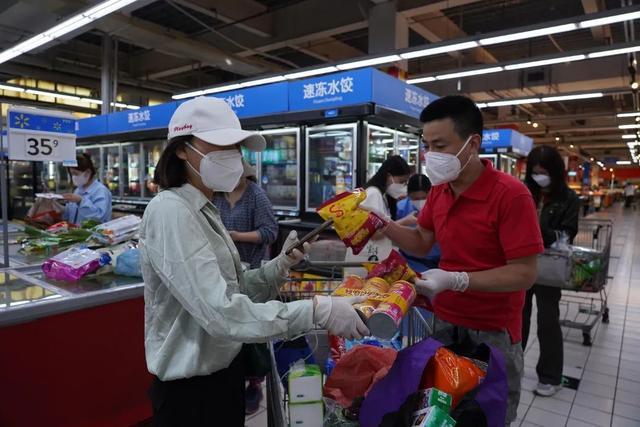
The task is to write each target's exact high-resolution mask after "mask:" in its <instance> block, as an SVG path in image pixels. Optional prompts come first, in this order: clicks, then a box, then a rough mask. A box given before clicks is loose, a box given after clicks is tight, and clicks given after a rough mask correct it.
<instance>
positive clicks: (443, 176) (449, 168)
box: [425, 135, 472, 185]
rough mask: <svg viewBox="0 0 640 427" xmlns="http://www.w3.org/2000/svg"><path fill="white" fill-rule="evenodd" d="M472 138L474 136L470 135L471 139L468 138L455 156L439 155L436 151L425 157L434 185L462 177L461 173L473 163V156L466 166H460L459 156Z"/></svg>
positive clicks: (428, 173) (430, 178)
mask: <svg viewBox="0 0 640 427" xmlns="http://www.w3.org/2000/svg"><path fill="white" fill-rule="evenodd" d="M471 136H472V135H469V138H467V140H466V142H465V143H464V145H463V146H462V148H461V149H460V151H458V153H457V154H456V155H455V156H454V155H453V154H449V153H437V152H434V151H429V152H428V153H427V154H426V155H425V166H426V169H427V177H429V180H430V181H431V184H432V185H439V184H444V183H445V182H451V181H455V180H456V179H457V178H458V176H459V175H460V172H462V170H463V169H464V168H466V167H467V165H468V164H469V162H470V161H471V156H469V160H467V163H465V164H464V166H460V160H459V159H458V156H459V155H460V153H462V150H464V149H465V147H466V146H467V144H469V141H471Z"/></svg>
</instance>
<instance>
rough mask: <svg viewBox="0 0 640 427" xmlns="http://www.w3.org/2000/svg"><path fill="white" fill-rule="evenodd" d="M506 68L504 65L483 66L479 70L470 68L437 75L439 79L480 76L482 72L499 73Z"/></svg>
mask: <svg viewBox="0 0 640 427" xmlns="http://www.w3.org/2000/svg"><path fill="white" fill-rule="evenodd" d="M502 70H504V68H503V67H489V68H481V69H478V70H469V71H460V72H458V73H451V74H442V75H440V76H436V79H437V80H447V79H455V78H458V77H467V76H478V75H481V74H490V73H497V72H499V71H502Z"/></svg>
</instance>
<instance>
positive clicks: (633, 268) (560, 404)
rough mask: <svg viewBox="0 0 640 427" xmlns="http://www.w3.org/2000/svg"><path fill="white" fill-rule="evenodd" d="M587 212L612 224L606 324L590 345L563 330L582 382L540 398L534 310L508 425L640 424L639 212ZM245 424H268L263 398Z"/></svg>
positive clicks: (568, 370) (570, 363) (568, 366)
mask: <svg viewBox="0 0 640 427" xmlns="http://www.w3.org/2000/svg"><path fill="white" fill-rule="evenodd" d="M591 217H592V218H604V219H611V220H613V223H614V225H613V239H612V251H611V256H612V259H611V263H610V266H609V276H612V278H611V279H609V282H608V284H607V290H608V297H609V307H610V316H609V317H610V323H609V324H602V323H600V322H598V323H597V324H596V326H595V327H594V329H593V333H592V340H593V346H592V347H584V346H583V345H582V333H581V332H580V331H577V330H569V329H565V330H564V332H565V342H564V351H565V360H564V363H565V366H564V374H565V375H567V376H570V377H573V378H577V379H580V380H581V382H580V385H579V387H578V390H577V391H575V390H570V389H567V388H564V389H562V390H560V391H559V392H558V393H557V394H556V395H555V396H553V397H547V398H543V397H538V396H535V395H534V394H533V392H532V390H533V389H534V388H535V386H536V383H537V376H536V373H535V366H536V363H537V360H538V354H539V347H538V342H537V339H536V338H535V313H534V314H533V316H532V320H533V322H532V325H531V328H532V332H531V339H530V344H529V347H528V348H527V350H526V352H525V372H524V378H523V382H522V396H521V399H520V405H519V407H518V420H517V421H516V422H515V423H513V424H512V426H513V427H536V426H543V427H556V426H557V427H591V426H603V427H604V426H613V427H631V426H633V427H640V333H639V332H638V331H639V330H640V211H626V212H625V211H623V209H622V208H621V206H619V205H617V206H614V207H612V208H610V209H608V210H607V211H605V212H601V213H599V214H595V215H593V216H591ZM594 295H595V294H589V295H588V296H594ZM576 311H577V310H576V308H575V307H573V305H572V307H570V308H569V310H568V311H567V315H568V316H569V317H574V316H575V315H576V314H577V313H576ZM582 320H583V318H578V321H582ZM246 426H247V427H266V426H267V414H266V408H265V406H264V401H263V405H262V409H261V411H259V412H258V413H257V414H254V415H252V416H250V417H247V421H246Z"/></svg>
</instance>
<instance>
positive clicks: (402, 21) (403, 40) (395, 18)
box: [369, 0, 409, 69]
mask: <svg viewBox="0 0 640 427" xmlns="http://www.w3.org/2000/svg"><path fill="white" fill-rule="evenodd" d="M397 7H398V5H397V0H390V1H385V0H378V1H377V2H376V4H375V5H374V6H373V7H371V9H370V10H369V54H370V55H375V54H386V53H390V52H393V51H395V50H397V49H403V48H406V47H408V46H409V25H408V23H407V20H406V18H405V17H403V16H402V15H400V14H398V13H397ZM397 65H398V66H399V67H400V68H404V69H406V61H402V62H400V63H398V64H397Z"/></svg>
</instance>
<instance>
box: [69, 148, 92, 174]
mask: <svg viewBox="0 0 640 427" xmlns="http://www.w3.org/2000/svg"><path fill="white" fill-rule="evenodd" d="M76 162H77V164H78V165H77V166H72V167H69V168H67V172H68V173H69V175H71V169H77V170H79V171H80V172H86V171H89V172H90V173H91V176H90V177H89V179H90V180H91V179H93V177H95V176H96V167H95V166H94V164H93V160H91V155H90V154H88V153H80V154H77V155H76Z"/></svg>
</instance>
